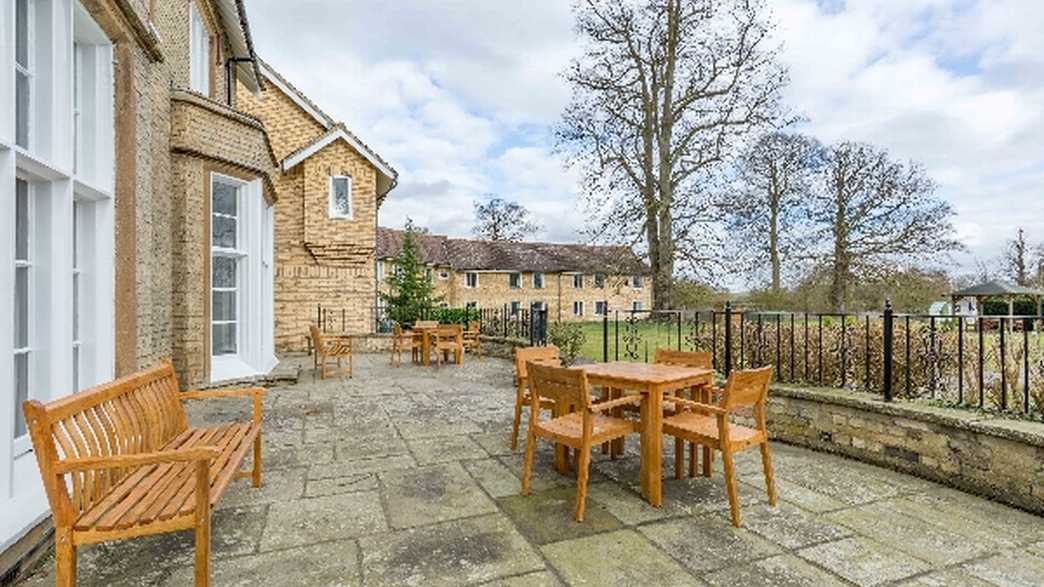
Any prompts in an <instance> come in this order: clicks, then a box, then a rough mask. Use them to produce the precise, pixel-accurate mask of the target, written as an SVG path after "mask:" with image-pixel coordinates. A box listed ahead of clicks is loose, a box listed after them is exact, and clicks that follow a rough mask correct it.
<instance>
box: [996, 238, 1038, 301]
mask: <svg viewBox="0 0 1044 587" xmlns="http://www.w3.org/2000/svg"><path fill="white" fill-rule="evenodd" d="M1032 255H1033V251H1032V248H1031V247H1030V244H1029V243H1028V242H1027V241H1026V231H1024V230H1023V229H1022V227H1019V229H1018V231H1017V232H1016V233H1015V238H1013V239H1011V240H1010V241H1008V248H1007V250H1005V251H1004V255H1003V256H1002V257H1001V260H1000V261H1001V267H1002V268H1003V270H1004V273H1005V276H1007V277H1008V279H1011V280H1012V281H1014V282H1015V283H1017V284H1018V285H1021V286H1023V287H1027V286H1029V285H1030V282H1031V281H1032V278H1031V277H1030V272H1031V271H1033V259H1031V256H1032Z"/></svg>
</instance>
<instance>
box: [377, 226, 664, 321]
mask: <svg viewBox="0 0 1044 587" xmlns="http://www.w3.org/2000/svg"><path fill="white" fill-rule="evenodd" d="M402 236H403V231H401V230H394V229H390V228H378V229H377V278H378V281H379V283H381V284H382V285H381V288H382V289H384V290H386V288H387V285H386V284H385V283H384V277H385V276H386V275H387V274H388V272H389V271H394V270H395V268H394V258H395V257H396V255H398V253H399V251H400V250H401V248H402ZM415 237H416V242H417V245H418V247H417V248H418V254H419V256H420V259H421V261H422V262H423V263H424V264H425V265H427V266H428V268H429V269H430V271H431V279H432V282H433V283H434V284H435V291H436V293H437V294H438V295H440V296H441V297H442V303H443V304H444V305H446V306H448V307H454V308H457V307H469V306H470V307H475V308H507V310H508V312H514V311H517V310H519V309H522V308H529V307H530V306H531V305H532V304H533V303H540V304H542V305H544V306H545V307H546V308H547V311H548V318H549V319H551V320H600V319H601V317H602V316H603V315H604V314H605V312H606V308H607V307H608V308H609V310H610V311H612V310H631V309H637V310H642V309H649V308H651V307H652V284H651V282H650V279H649V275H648V274H649V268H648V266H647V265H645V264H644V263H643V262H642V261H641V260H640V259H639V258H638V257H637V255H635V254H634V252H633V251H632V250H631V249H630V248H628V247H620V246H595V245H578V244H553V243H517V242H503V241H481V240H469V239H456V238H448V237H446V236H441V235H431V234H417V235H415Z"/></svg>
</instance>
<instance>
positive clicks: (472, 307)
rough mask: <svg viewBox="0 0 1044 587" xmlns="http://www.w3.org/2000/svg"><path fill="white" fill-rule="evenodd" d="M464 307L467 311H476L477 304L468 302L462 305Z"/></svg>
mask: <svg viewBox="0 0 1044 587" xmlns="http://www.w3.org/2000/svg"><path fill="white" fill-rule="evenodd" d="M464 307H465V308H467V309H469V310H477V309H478V302H468V303H466V304H464Z"/></svg>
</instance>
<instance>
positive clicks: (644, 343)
mask: <svg viewBox="0 0 1044 587" xmlns="http://www.w3.org/2000/svg"><path fill="white" fill-rule="evenodd" d="M637 326H638V333H639V337H640V341H639V342H638V348H637V351H638V358H637V360H638V361H645V362H650V361H652V359H653V357H654V355H655V354H656V348H657V347H661V346H662V347H667V348H672V349H673V348H677V344H678V336H677V335H678V333H677V328H678V326H677V324H676V323H671V324H669V325H668V324H665V323H657V322H639V323H638V324H637ZM684 326H685V325H683V328H684ZM583 328H584V334H585V335H586V337H587V339H586V341H585V342H584V346H583V348H582V350H581V351H580V356H582V357H584V358H586V359H590V360H592V361H601V360H602V329H603V325H602V323H601V322H584V323H583ZM619 330H620V359H621V360H624V359H625V357H624V355H625V353H626V352H627V350H626V340H625V333H626V330H627V326H626V324H625V323H624V322H623V321H622V320H621V321H620V325H619ZM684 335H685V333H684V330H683V332H682V336H684ZM615 358H616V324H615V323H614V322H613V321H612V320H610V321H609V360H610V361H611V360H613V359H615ZM628 360H633V359H628Z"/></svg>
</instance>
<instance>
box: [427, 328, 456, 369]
mask: <svg viewBox="0 0 1044 587" xmlns="http://www.w3.org/2000/svg"><path fill="white" fill-rule="evenodd" d="M433 336H434V340H433V341H432V349H433V350H434V351H435V364H436V366H440V367H441V366H442V362H443V360H444V358H445V357H448V356H449V354H450V353H453V361H454V362H455V363H456V364H457V365H462V364H464V327H463V326H461V325H460V324H447V325H445V326H439V327H438V328H437V329H436V330H435V334H434V335H433ZM444 356H445V357H444ZM446 360H448V359H446Z"/></svg>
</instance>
